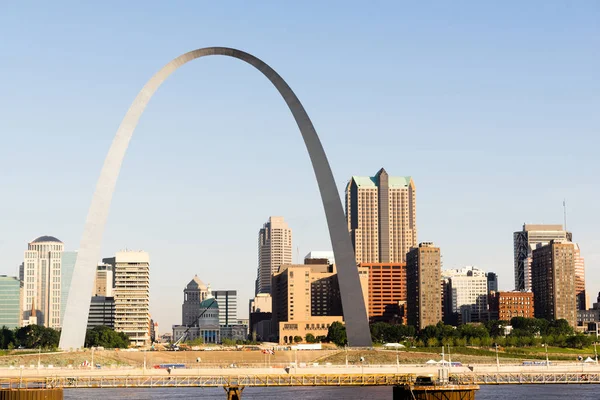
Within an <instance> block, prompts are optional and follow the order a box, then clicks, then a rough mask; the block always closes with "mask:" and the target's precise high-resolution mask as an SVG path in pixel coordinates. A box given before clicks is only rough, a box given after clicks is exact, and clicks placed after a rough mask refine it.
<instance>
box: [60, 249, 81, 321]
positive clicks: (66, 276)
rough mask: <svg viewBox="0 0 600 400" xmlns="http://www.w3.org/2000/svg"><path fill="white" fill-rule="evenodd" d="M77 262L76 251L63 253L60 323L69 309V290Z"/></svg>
mask: <svg viewBox="0 0 600 400" xmlns="http://www.w3.org/2000/svg"><path fill="white" fill-rule="evenodd" d="M75 261H77V252H76V251H63V253H62V260H61V268H60V283H61V284H60V321H61V322H60V323H61V325H62V320H63V318H64V317H65V310H66V309H67V299H68V298H69V290H71V280H72V278H73V270H74V269H75Z"/></svg>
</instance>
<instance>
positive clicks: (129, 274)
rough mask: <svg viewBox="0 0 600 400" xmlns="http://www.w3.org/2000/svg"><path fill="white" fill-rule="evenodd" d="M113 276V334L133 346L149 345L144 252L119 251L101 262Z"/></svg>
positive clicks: (147, 270)
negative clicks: (125, 338) (110, 266)
mask: <svg viewBox="0 0 600 400" xmlns="http://www.w3.org/2000/svg"><path fill="white" fill-rule="evenodd" d="M102 261H103V262H104V263H106V264H110V265H112V267H113V271H114V274H115V287H114V298H115V330H116V331H117V332H124V333H125V334H126V335H127V336H128V337H129V341H130V343H131V344H132V345H134V346H144V345H146V344H148V343H149V342H150V308H149V305H150V256H149V255H148V253H146V252H144V251H120V252H117V254H116V255H115V257H114V258H105V259H104V260H102Z"/></svg>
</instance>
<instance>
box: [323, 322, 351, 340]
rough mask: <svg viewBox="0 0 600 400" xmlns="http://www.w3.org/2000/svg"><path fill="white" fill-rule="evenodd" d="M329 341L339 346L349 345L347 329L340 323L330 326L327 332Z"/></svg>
mask: <svg viewBox="0 0 600 400" xmlns="http://www.w3.org/2000/svg"><path fill="white" fill-rule="evenodd" d="M327 340H328V341H329V342H331V343H335V344H336V345H338V346H344V345H345V344H346V343H348V338H347V337H346V327H345V326H344V325H343V324H342V323H341V322H339V321H335V322H334V323H332V324H331V325H329V330H328V331H327Z"/></svg>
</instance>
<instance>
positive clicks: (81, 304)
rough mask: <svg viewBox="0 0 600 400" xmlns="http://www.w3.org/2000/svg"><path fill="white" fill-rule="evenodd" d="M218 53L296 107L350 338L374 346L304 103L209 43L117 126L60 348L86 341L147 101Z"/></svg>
mask: <svg viewBox="0 0 600 400" xmlns="http://www.w3.org/2000/svg"><path fill="white" fill-rule="evenodd" d="M212 55H221V56H228V57H233V58H237V59H239V60H242V61H245V62H246V63H248V64H250V65H252V66H253V67H254V68H256V69H258V70H259V71H260V72H262V73H263V75H264V76H266V77H267V78H268V79H269V81H271V83H272V84H273V85H274V86H275V88H277V90H278V91H279V93H280V94H281V96H282V97H283V99H284V100H285V102H286V104H287V105H288V107H289V109H290V111H291V112H292V115H293V116H294V119H295V120H296V123H297V124H298V128H300V133H301V134H302V138H303V139H304V143H305V144H306V149H307V150H308V155H309V157H310V160H311V163H312V166H313V169H314V172H315V176H316V178H317V184H318V186H319V191H320V193H321V200H322V201H323V207H324V209H325V216H326V218H327V226H328V228H329V236H330V238H331V244H332V247H333V252H334V255H335V260H336V264H337V270H338V281H339V287H340V294H341V300H342V308H343V311H344V319H345V322H346V331H347V335H348V343H349V345H350V346H360V347H363V346H371V333H370V330H369V324H368V320H367V312H366V309H365V303H364V301H363V296H362V289H361V285H360V280H359V275H358V268H356V262H355V257H354V249H353V247H352V243H351V241H350V235H349V234H348V228H347V225H346V218H345V215H344V210H343V208H342V202H341V200H340V196H339V193H338V190H337V186H336V184H335V180H334V178H333V174H332V172H331V168H330V166H329V162H328V161H327V156H326V155H325V151H324V150H323V146H322V145H321V141H320V140H319V137H318V135H317V132H316V131H315V128H314V126H313V124H312V122H311V121H310V118H309V117H308V115H307V114H306V111H305V110H304V107H303V106H302V104H301V103H300V100H298V98H297V97H296V95H295V94H294V92H293V91H292V89H290V87H289V86H288V84H287V83H286V82H285V81H284V80H283V78H281V76H279V74H277V72H275V71H274V70H273V69H272V68H271V67H269V66H268V65H267V64H266V63H264V62H263V61H261V60H259V59H258V58H256V57H254V56H253V55H251V54H248V53H245V52H243V51H240V50H236V49H231V48H226V47H207V48H203V49H198V50H193V51H190V52H189V53H185V54H183V55H181V56H179V57H177V58H175V59H174V60H173V61H171V62H170V63H168V64H167V65H165V66H164V67H163V68H162V69H161V70H160V71H159V72H158V73H157V74H156V75H154V76H153V77H152V78H151V79H150V80H149V81H148V83H146V85H145V86H144V88H143V89H142V90H141V91H140V93H139V94H138V95H137V97H136V98H135V100H134V101H133V104H132V105H131V107H130V108H129V110H128V111H127V114H126V115H125V118H124V119H123V121H122V122H121V125H120V126H119V129H118V130H117V134H116V135H115V138H114V140H113V142H112V145H111V147H110V150H109V151H108V155H107V156H106V159H105V161H104V166H103V167H102V172H101V174H100V178H99V179H98V183H97V185H96V191H95V193H94V197H93V198H92V204H91V205H90V209H89V211H88V215H87V219H86V222H85V227H84V230H83V236H82V238H81V244H80V246H79V253H78V255H77V261H76V263H75V269H74V271H73V278H72V282H73V283H72V284H71V289H70V291H69V297H68V300H67V307H66V311H65V315H64V320H63V326H62V333H61V336H60V348H61V349H64V350H69V349H77V348H81V347H83V345H84V341H85V334H86V328H87V320H88V313H89V305H90V296H91V293H92V288H93V284H94V275H95V273H96V264H97V262H98V260H99V259H100V250H101V244H102V235H103V232H104V226H105V224H106V219H107V217H108V211H109V208H110V202H111V200H112V196H113V192H114V189H115V185H116V182H117V177H118V176H119V171H120V169H121V164H122V163H123V158H124V157H125V152H126V150H127V146H128V145H129V141H130V139H131V136H132V135H133V131H134V130H135V127H136V125H137V123H138V121H139V119H140V117H141V116H142V113H143V112H144V109H145V108H146V105H147V104H148V102H149V101H150V99H151V97H152V95H153V94H154V92H156V90H157V89H158V88H159V86H160V85H161V84H162V83H163V81H164V80H165V79H167V78H168V77H169V75H171V74H172V73H173V72H175V70H177V69H178V68H179V67H181V66H182V65H183V64H186V63H187V62H189V61H192V60H195V59H196V58H200V57H204V56H212Z"/></svg>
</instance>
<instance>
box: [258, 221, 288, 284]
mask: <svg viewBox="0 0 600 400" xmlns="http://www.w3.org/2000/svg"><path fill="white" fill-rule="evenodd" d="M291 263H292V230H291V229H290V228H289V227H288V224H287V223H286V222H285V221H284V220H283V217H269V221H268V222H267V223H266V224H264V225H263V227H262V229H261V230H260V231H259V232H258V271H257V274H256V283H255V294H259V293H271V276H272V275H273V274H274V273H276V272H277V270H278V269H279V267H280V266H282V265H284V264H288V265H289V264H291Z"/></svg>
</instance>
